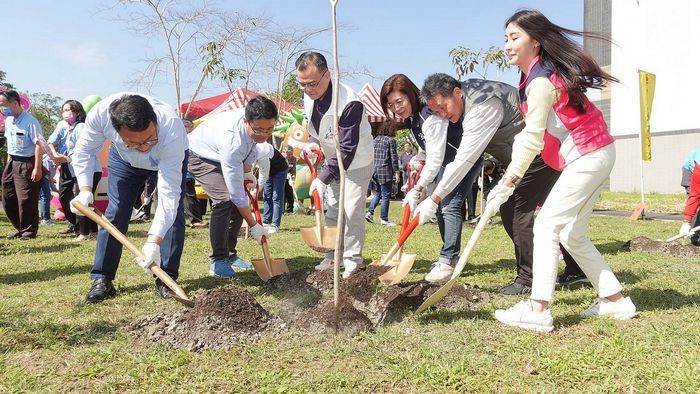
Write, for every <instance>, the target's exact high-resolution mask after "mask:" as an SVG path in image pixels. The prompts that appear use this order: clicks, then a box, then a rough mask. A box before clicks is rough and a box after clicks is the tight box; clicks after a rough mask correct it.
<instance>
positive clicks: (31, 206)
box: [0, 90, 43, 240]
mask: <svg viewBox="0 0 700 394" xmlns="http://www.w3.org/2000/svg"><path fill="white" fill-rule="evenodd" d="M0 111H2V113H3V114H4V115H5V116H7V118H5V137H6V138H7V155H8V160H7V165H6V166H5V170H4V171H3V173H2V200H3V207H4V208H5V213H6V214H7V218H8V219H10V222H11V223H12V226H14V228H15V232H14V233H12V234H9V235H8V236H7V239H16V238H19V239H21V240H27V239H31V238H35V237H36V234H37V231H38V230H39V205H38V204H39V185H40V183H39V182H40V181H41V177H42V169H41V156H42V154H43V150H42V149H41V145H39V141H38V137H37V134H41V125H40V124H39V121H37V120H36V118H34V117H33V116H32V115H31V114H29V113H28V112H27V111H25V110H24V109H23V108H22V105H21V104H20V98H19V94H18V93H17V92H16V91H14V90H5V91H2V92H0Z"/></svg>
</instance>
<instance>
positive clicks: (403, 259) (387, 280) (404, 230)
mask: <svg viewBox="0 0 700 394" xmlns="http://www.w3.org/2000/svg"><path fill="white" fill-rule="evenodd" d="M418 219H419V217H418V215H416V216H415V217H414V218H413V219H412V220H411V207H410V206H409V205H406V206H405V207H404V210H403V220H402V221H401V232H400V233H399V237H398V238H397V239H396V243H395V244H394V246H392V247H391V249H390V250H389V253H387V254H385V255H384V256H382V260H381V261H380V262H379V265H383V266H386V265H390V266H391V267H392V268H391V269H390V270H389V271H387V272H385V273H384V274H383V275H382V276H380V277H379V280H380V281H381V282H382V283H383V284H385V285H387V286H391V285H395V284H397V283H399V282H401V280H402V279H403V278H405V277H406V275H408V272H409V271H410V270H411V268H413V263H414V262H415V261H416V257H417V255H416V254H415V253H403V245H404V243H405V242H406V239H407V238H408V236H409V235H411V233H412V232H413V230H415V229H416V227H417V226H418ZM394 255H397V258H396V259H393V257H394Z"/></svg>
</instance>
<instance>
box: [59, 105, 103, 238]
mask: <svg viewBox="0 0 700 394" xmlns="http://www.w3.org/2000/svg"><path fill="white" fill-rule="evenodd" d="M61 116H62V118H63V120H62V121H60V122H59V123H58V125H56V129H55V130H54V132H53V133H51V136H50V137H49V140H48V142H49V149H51V150H53V154H54V156H55V157H56V160H55V163H56V164H59V165H60V166H61V174H60V177H59V179H60V180H59V189H58V195H59V197H58V198H59V201H60V202H61V208H63V214H64V215H65V217H66V220H67V221H68V223H69V224H68V228H67V229H65V230H63V231H61V233H62V234H72V233H76V234H77V235H78V236H77V237H76V238H74V239H73V241H75V242H79V241H87V240H90V239H95V237H96V235H97V224H96V223H95V222H93V221H92V220H90V219H88V218H86V217H85V216H78V215H76V214H74V213H73V212H71V209H70V201H71V200H72V199H73V197H75V190H74V189H75V188H76V187H77V179H76V178H75V175H74V173H73V166H72V165H71V164H70V156H71V154H72V153H73V148H74V147H75V144H76V142H77V141H78V139H79V138H80V137H81V134H82V133H83V131H84V129H85V118H86V117H87V115H86V113H85V110H84V109H83V106H82V104H80V102H79V101H77V100H67V101H66V102H65V103H63V105H62V106H61ZM101 178H102V164H101V163H100V161H99V160H98V159H97V158H95V162H94V163H93V185H95V186H97V184H98V183H99V181H100V179H101Z"/></svg>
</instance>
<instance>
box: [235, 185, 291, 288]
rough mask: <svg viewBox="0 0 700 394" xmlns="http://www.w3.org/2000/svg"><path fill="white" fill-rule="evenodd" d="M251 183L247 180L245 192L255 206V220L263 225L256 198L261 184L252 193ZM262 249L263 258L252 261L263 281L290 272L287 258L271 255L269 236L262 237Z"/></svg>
mask: <svg viewBox="0 0 700 394" xmlns="http://www.w3.org/2000/svg"><path fill="white" fill-rule="evenodd" d="M250 183H251V181H246V182H245V185H246V186H245V192H246V193H247V194H248V198H249V199H250V204H251V205H252V206H253V212H254V213H255V220H256V221H257V222H258V224H259V225H261V226H262V216H261V215H260V208H258V199H257V198H256V197H257V195H258V191H259V190H258V188H259V186H256V187H255V194H252V193H251V192H250V189H248V184H250ZM262 250H263V259H262V260H259V259H258V260H252V261H251V263H253V268H255V273H257V274H258V276H259V277H260V279H262V281H263V282H267V281H268V280H270V278H272V277H273V276H277V275H282V274H284V273H286V272H289V268H288V267H287V261H286V260H285V259H273V258H271V257H270V246H269V245H268V244H267V237H266V236H264V235H263V237H262Z"/></svg>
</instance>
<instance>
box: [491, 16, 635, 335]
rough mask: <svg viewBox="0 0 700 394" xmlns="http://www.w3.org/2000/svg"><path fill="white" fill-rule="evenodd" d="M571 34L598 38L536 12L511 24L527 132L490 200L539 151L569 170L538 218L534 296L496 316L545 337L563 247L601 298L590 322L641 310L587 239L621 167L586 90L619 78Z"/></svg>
mask: <svg viewBox="0 0 700 394" xmlns="http://www.w3.org/2000/svg"><path fill="white" fill-rule="evenodd" d="M571 35H577V36H586V37H597V36H596V35H592V34H590V33H584V32H576V31H572V30H569V29H565V28H562V27H560V26H557V25H555V24H553V23H552V22H550V21H549V20H548V19H547V18H546V17H545V16H544V15H542V13H540V12H539V11H535V10H523V11H518V12H516V13H515V14H514V15H513V16H511V17H510V18H509V19H508V21H507V22H506V32H505V38H506V43H505V52H506V55H507V56H508V59H509V61H510V63H511V64H513V65H516V66H517V67H518V68H519V69H520V71H521V82H520V87H519V94H520V99H521V104H522V107H523V113H524V114H525V128H524V129H523V131H522V132H520V133H519V134H518V135H517V136H516V137H515V142H514V144H513V153H512V161H511V163H510V164H509V166H508V169H507V170H506V173H505V175H504V177H503V180H502V181H501V183H499V185H497V186H496V187H495V188H494V189H493V190H492V191H491V193H490V194H489V199H490V200H496V203H500V202H502V201H505V199H507V198H508V196H510V194H512V192H513V188H514V185H516V184H517V183H518V182H519V180H520V179H521V178H522V176H523V174H524V173H525V170H527V168H528V166H529V165H530V163H531V162H532V160H533V158H534V157H535V156H536V155H538V154H541V155H542V158H543V159H544V160H545V162H547V163H548V164H549V163H552V164H550V165H554V166H555V167H558V168H561V169H562V173H561V176H560V177H559V179H558V180H557V182H556V183H555V184H554V187H553V188H552V190H551V192H550V193H549V196H548V197H547V199H546V200H545V202H544V204H543V205H542V209H541V210H540V213H539V215H538V216H537V219H536V220H535V227H534V233H535V236H534V259H533V260H534V266H533V281H532V294H531V296H530V299H529V300H525V301H521V302H519V303H518V304H516V305H515V306H513V307H511V308H510V309H507V310H498V311H496V318H497V319H498V320H499V321H501V322H502V323H505V324H507V325H511V326H516V327H520V328H525V329H529V330H534V331H539V332H549V331H551V330H552V329H553V328H554V326H553V320H552V314H551V312H550V308H549V307H550V304H551V302H552V300H553V298H554V286H555V281H556V274H557V263H558V262H559V257H558V256H559V243H561V244H562V245H563V246H564V248H566V250H567V251H569V253H570V254H571V255H572V256H573V257H574V259H575V260H576V262H577V263H578V264H579V265H580V266H581V268H582V269H583V272H584V273H585V274H586V276H588V278H589V279H590V280H591V283H592V284H593V286H594V287H595V289H596V290H597V291H598V295H599V297H600V298H598V299H596V300H595V302H594V303H593V304H592V305H591V306H590V307H589V308H588V309H586V310H585V311H583V312H582V313H581V315H582V316H583V317H590V316H603V315H605V316H609V317H612V318H615V319H620V320H624V319H629V318H631V317H633V316H635V315H636V313H637V312H636V307H635V306H634V304H633V303H632V301H631V300H630V299H629V297H623V295H622V285H621V284H620V282H619V281H618V280H617V278H616V277H615V274H613V272H612V271H611V269H610V267H609V266H608V264H607V263H606V262H605V260H604V259H603V256H602V255H601V254H600V252H599V251H598V250H597V249H596V247H595V246H594V245H593V243H592V242H591V241H590V240H589V239H588V238H587V237H586V231H587V229H588V221H589V218H590V216H591V213H592V212H593V207H594V205H595V202H596V201H597V200H598V197H599V196H600V192H601V190H602V188H603V184H604V183H605V181H606V179H607V178H608V176H609V175H610V171H611V170H612V167H613V164H614V163H615V146H614V144H613V141H614V138H613V137H612V136H611V135H610V133H609V132H608V128H607V125H606V124H605V120H604V119H603V115H602V113H601V112H600V110H598V108H596V107H595V105H593V103H591V102H590V101H589V100H588V98H586V96H585V92H586V89H588V88H595V89H600V88H601V87H603V86H604V85H605V84H607V83H609V82H617V79H615V78H614V77H612V76H611V75H609V74H607V73H606V72H605V71H603V70H602V69H601V68H600V66H599V65H598V64H597V63H596V62H595V60H593V58H592V57H591V56H590V55H588V54H586V53H585V52H584V51H583V49H582V48H581V47H580V46H579V45H578V44H577V43H576V42H574V41H573V40H572V39H571V38H570V37H569V36H571Z"/></svg>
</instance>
